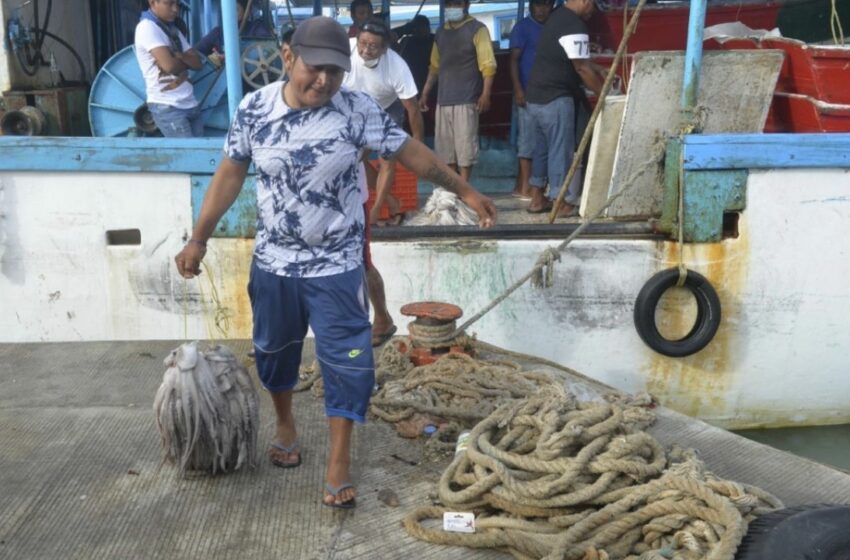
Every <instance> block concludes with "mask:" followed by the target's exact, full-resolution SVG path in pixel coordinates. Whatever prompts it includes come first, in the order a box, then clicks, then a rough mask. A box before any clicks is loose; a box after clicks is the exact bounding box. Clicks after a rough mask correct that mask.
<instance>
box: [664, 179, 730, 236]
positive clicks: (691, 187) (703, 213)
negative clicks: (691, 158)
mask: <svg viewBox="0 0 850 560" xmlns="http://www.w3.org/2000/svg"><path fill="white" fill-rule="evenodd" d="M746 189H747V172H746V171H743V170H727V171H688V172H686V173H685V185H684V192H685V203H684V213H685V214H684V218H685V219H684V223H685V227H684V238H685V241H686V242H690V243H709V242H713V241H720V240H721V239H722V238H723V214H724V212H727V211H740V210H743V209H744V207H745V206H746ZM676 222H677V223H678V216H677V220H676Z"/></svg>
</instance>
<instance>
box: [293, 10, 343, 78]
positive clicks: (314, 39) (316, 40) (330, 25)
mask: <svg viewBox="0 0 850 560" xmlns="http://www.w3.org/2000/svg"><path fill="white" fill-rule="evenodd" d="M291 44H292V48H293V49H295V50H296V51H297V53H298V56H300V57H301V59H302V60H303V61H304V62H305V63H307V64H309V65H310V66H338V67H339V68H342V69H343V70H345V71H346V72H348V71H350V70H351V49H350V47H349V43H348V33H346V32H345V29H343V27H342V26H341V25H340V24H338V23H337V22H335V21H334V20H333V19H331V18H329V17H325V16H316V17H311V18H310V19H306V20H304V21H303V22H301V24H299V25H298V27H297V28H296V29H295V33H294V34H293V35H292V43H291Z"/></svg>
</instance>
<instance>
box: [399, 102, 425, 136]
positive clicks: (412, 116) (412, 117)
mask: <svg viewBox="0 0 850 560" xmlns="http://www.w3.org/2000/svg"><path fill="white" fill-rule="evenodd" d="M401 104H402V105H404V109H405V110H406V111H407V122H409V123H410V132H411V133H412V134H413V137H414V138H416V139H417V140H419V141H420V142H422V140H423V139H424V138H425V121H423V120H422V111H420V110H419V103H418V102H417V101H416V98H415V97H411V98H410V99H402V100H401Z"/></svg>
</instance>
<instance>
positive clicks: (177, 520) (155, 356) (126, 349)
mask: <svg viewBox="0 0 850 560" xmlns="http://www.w3.org/2000/svg"><path fill="white" fill-rule="evenodd" d="M177 344H178V343H177V342H174V341H142V342H89V343H60V344H6V345H0V557H3V558H52V559H64V558H85V559H98V558H168V559H188V558H206V559H215V558H234V557H239V558H244V559H253V558H256V559H266V558H298V559H320V558H321V559H337V560H338V559H375V558H381V559H393V558H417V559H419V558H440V559H453V558H457V559H461V558H464V559H471V558H482V559H483V558H506V557H507V556H505V555H503V554H501V553H498V552H495V551H480V550H478V551H472V550H467V549H461V548H446V547H441V546H438V545H431V544H427V543H423V542H420V541H416V540H414V539H412V538H411V537H409V536H408V535H407V534H406V533H405V532H404V530H403V529H402V527H401V525H400V521H401V519H403V517H404V516H405V514H406V513H407V512H408V511H410V510H412V509H413V508H415V507H417V506H420V505H427V504H429V494H431V493H432V492H433V491H434V489H435V484H434V483H435V482H436V480H437V479H438V477H439V474H440V472H441V471H442V469H443V468H444V467H445V464H442V463H439V462H430V461H428V460H426V459H425V458H424V454H423V451H424V446H423V443H422V442H421V441H418V440H417V441H411V440H405V439H402V438H400V437H398V436H397V435H396V434H395V431H394V429H393V427H392V426H390V425H388V424H385V423H384V422H381V421H370V422H369V423H367V424H366V425H364V426H361V427H358V428H357V429H356V430H355V440H354V445H353V448H354V453H355V464H356V469H357V470H356V471H355V473H354V478H355V481H356V482H357V483H358V488H359V493H360V496H359V498H358V507H357V509H356V510H354V511H340V510H333V509H329V508H325V507H322V506H321V505H320V498H321V489H322V487H323V465H324V461H325V457H326V447H327V429H326V423H325V421H324V417H323V406H322V403H321V401H320V400H318V399H316V398H315V397H314V396H313V395H312V394H310V393H309V392H306V393H300V394H298V395H296V397H295V413H296V418H297V420H298V424H299V427H300V432H301V435H300V440H301V443H302V448H303V450H304V464H303V465H302V466H301V467H300V468H298V469H293V470H282V469H279V468H275V467H273V466H272V465H270V464H269V463H268V462H267V461H265V460H263V461H260V464H259V467H258V468H257V469H255V470H253V471H247V472H241V473H238V474H235V475H228V476H217V477H197V478H190V479H178V478H177V477H176V476H175V473H174V470H173V469H172V468H171V467H167V466H166V467H162V468H161V469H160V454H159V438H158V435H157V432H156V428H155V425H154V418H153V412H152V409H151V405H152V402H153V397H154V393H155V391H156V388H157V387H158V386H159V383H160V381H161V378H162V374H163V372H164V367H163V365H162V358H163V357H164V356H166V355H167V354H168V352H169V351H170V350H171V349H173V348H174V347H176V346H177ZM228 344H229V346H230V347H231V348H233V349H234V351H236V352H237V355H243V356H244V355H245V352H247V350H248V342H247V341H231V342H229V343H228ZM311 354H312V346H311V344H308V345H307V347H306V348H305V359H311ZM521 361H524V362H527V363H528V365H533V366H535V367H537V368H540V367H541V362H539V361H536V360H535V359H534V358H531V357H527V358H523V359H522V360H521ZM547 367H549V371H551V372H552V374H554V375H558V376H562V377H563V379H564V381H565V382H566V383H569V384H570V385H571V386H574V387H575V386H579V385H580V386H582V387H583V388H584V390H586V391H590V392H591V393H592V392H594V391H599V390H604V389H605V388H604V387H603V386H601V385H598V384H596V383H594V382H593V381H590V380H588V379H585V378H581V377H580V376H577V375H574V374H571V373H569V372H567V371H565V370H562V369H557V368H555V367H553V366H552V365H549V366H547ZM658 415H659V419H658V422H657V423H656V425H655V426H654V428H653V430H652V431H653V433H654V435H655V436H656V437H657V438H658V439H659V440H660V441H661V442H662V443H663V444H665V445H669V444H672V443H678V444H680V445H683V446H687V447H694V448H697V449H698V450H699V452H700V455H701V457H702V458H703V459H704V460H705V461H706V463H707V464H708V466H709V468H710V469H711V470H713V471H714V472H716V473H717V474H719V475H720V476H723V477H726V478H730V479H735V480H739V481H742V482H747V483H750V484H756V485H758V486H761V487H762V488H765V489H766V490H769V491H770V492H773V493H774V494H776V495H777V496H778V497H780V498H781V499H782V500H783V501H784V502H785V503H786V504H787V505H795V504H803V503H822V502H832V503H844V504H850V475H848V474H845V473H843V472H840V471H837V470H834V469H832V468H829V467H826V466H823V465H820V464H817V463H814V462H811V461H809V460H806V459H802V458H799V457H795V456H793V455H790V454H788V453H785V452H782V451H777V450H774V449H772V448H769V447H766V446H763V445H761V444H758V443H755V442H751V441H749V440H746V439H744V438H741V437H738V436H736V435H733V434H731V433H729V432H726V431H724V430H720V429H718V428H714V427H712V426H709V425H707V424H705V423H703V422H700V421H696V420H692V419H689V418H686V417H684V416H682V415H679V414H677V413H674V412H671V411H669V410H665V409H659V411H658ZM261 423H262V433H261V434H260V441H261V442H266V441H269V439H270V437H271V432H272V428H273V423H274V420H273V412H272V409H271V403H270V401H269V399H268V395H267V394H265V393H263V394H262V403H261ZM381 489H390V490H392V491H394V492H395V493H396V494H397V495H398V498H399V500H400V506H399V507H396V508H391V507H388V506H387V505H384V503H382V502H381V501H379V500H378V499H377V494H378V491H379V490H381Z"/></svg>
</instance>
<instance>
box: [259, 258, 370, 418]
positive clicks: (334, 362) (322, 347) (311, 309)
mask: <svg viewBox="0 0 850 560" xmlns="http://www.w3.org/2000/svg"><path fill="white" fill-rule="evenodd" d="M248 295H249V296H250V298H251V308H252V309H253V312H254V351H255V353H256V362H257V372H258V374H259V376H260V381H261V382H262V384H263V386H264V387H265V388H266V389H268V390H269V391H271V392H272V393H278V392H281V391H287V390H289V389H292V388H293V387H295V385H296V384H297V383H298V368H299V366H300V364H301V349H302V347H303V343H304V337H305V336H307V328H308V326H309V327H311V328H312V329H313V333H314V334H315V335H316V357H317V359H318V360H319V365H320V367H321V370H322V379H323V380H324V384H325V413H326V414H327V415H328V416H341V417H344V418H349V419H351V420H355V421H357V422H365V421H366V410H367V409H368V407H369V397H370V396H371V394H372V389H373V387H374V386H375V361H374V356H373V354H372V327H371V325H370V323H369V298H368V296H367V293H366V278H365V274H364V271H363V268H362V267H359V268H356V269H354V270H350V271H348V272H344V273H342V274H335V275H332V276H321V277H313V278H291V277H286V276H278V275H276V274H272V273H270V272H266V271H264V270H262V269H260V268H259V267H258V266H257V265H256V263H253V264H252V265H251V279H250V281H249V282H248Z"/></svg>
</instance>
